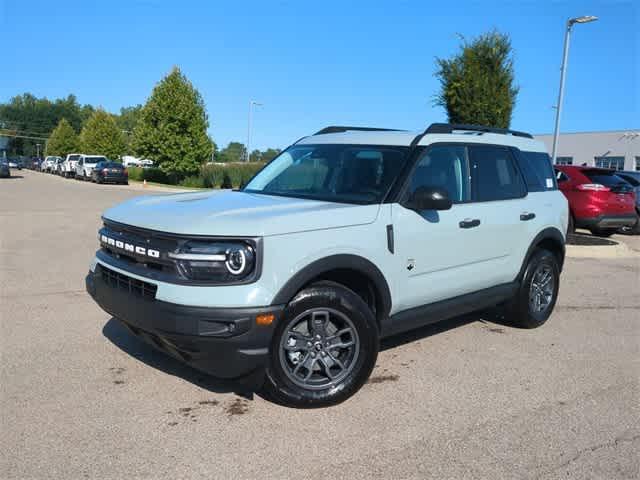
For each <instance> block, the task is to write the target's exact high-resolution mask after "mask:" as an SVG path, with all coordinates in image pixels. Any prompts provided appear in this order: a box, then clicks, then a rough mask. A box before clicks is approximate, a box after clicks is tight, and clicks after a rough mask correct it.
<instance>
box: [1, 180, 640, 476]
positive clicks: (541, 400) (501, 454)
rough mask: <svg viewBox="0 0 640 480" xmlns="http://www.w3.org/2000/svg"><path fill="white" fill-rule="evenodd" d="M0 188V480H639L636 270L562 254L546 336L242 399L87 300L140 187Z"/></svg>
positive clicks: (436, 348) (435, 337) (438, 338)
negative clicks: (105, 229) (105, 224)
mask: <svg viewBox="0 0 640 480" xmlns="http://www.w3.org/2000/svg"><path fill="white" fill-rule="evenodd" d="M22 177H23V178H15V179H11V180H6V181H5V180H1V181H0V328H1V330H0V352H1V357H0V360H1V362H0V363H1V364H0V389H1V391H0V399H1V404H0V418H1V424H0V460H1V463H0V478H3V479H18V478H20V479H23V478H24V479H26V478H38V479H58V478H59V479H77V478H208V479H211V478H224V479H229V478H262V479H272V478H296V479H303V478H352V479H359V478H363V479H364V478H366V479H370V478H384V479H388V478H437V479H445V478H456V479H460V478H532V479H534V478H535V479H551V478H576V479H586V478H601V479H614V478H639V477H640V451H639V450H640V363H639V360H640V351H639V350H640V340H639V337H640V326H639V322H640V317H639V316H638V312H639V310H640V298H639V297H640V295H638V293H639V292H640V277H639V275H640V262H639V260H638V257H633V258H626V259H616V260H597V259H588V258H581V259H569V260H568V261H567V265H566V270H565V273H564V275H563V283H562V288H561V296H560V300H559V305H558V307H557V309H556V312H555V313H554V315H553V317H552V318H551V320H550V321H549V323H548V324H547V325H545V326H544V327H542V328H540V329H538V330H534V331H523V330H516V329H513V328H509V327H506V326H503V325H500V324H495V323H491V322H485V321H483V319H482V318H481V317H480V316H478V315H472V316H470V317H467V318H462V319H456V320H454V321H449V322H445V323H443V324H441V325H438V326H433V327H429V328H425V329H422V330H420V331H418V332H417V333H415V334H412V335H407V336H404V337H400V338H398V339H395V340H394V341H393V342H387V343H386V344H385V350H384V351H383V352H382V353H381V354H380V357H379V362H378V363H379V364H378V366H377V367H376V369H375V371H374V373H373V377H372V380H371V382H370V383H369V384H367V385H366V386H365V387H364V388H363V390H362V391H361V392H360V393H359V394H358V395H357V396H356V397H354V398H353V399H351V400H350V401H348V402H346V403H344V404H342V405H339V406H337V407H334V408H330V409H323V410H313V411H302V410H293V409H287V408H283V407H279V406H275V405H273V404H270V403H268V402H266V401H264V400H262V399H261V398H259V397H258V396H254V397H253V398H252V399H245V398H242V397H240V396H238V395H236V394H235V393H233V388H232V387H233V386H232V385H227V384H222V383H219V382H216V381H214V380H211V379H208V378H206V377H204V376H202V375H200V374H198V373H196V372H194V371H192V370H190V369H188V368H186V367H183V366H181V365H180V364H178V363H177V362H175V361H173V360H171V359H169V358H167V357H165V356H163V355H162V354H159V353H155V352H153V351H152V350H151V349H150V348H149V347H147V346H146V345H144V344H141V343H140V342H139V341H137V340H136V339H134V338H131V337H130V336H129V335H127V334H126V333H125V332H124V331H123V330H122V328H120V327H119V326H118V324H117V323H116V321H114V320H113V319H111V318H110V317H109V315H107V314H106V313H104V312H103V311H101V310H100V309H99V308H98V307H97V306H96V305H95V304H94V303H93V302H92V301H91V300H90V298H89V297H88V295H87V294H86V293H85V292H84V285H83V281H84V275H85V273H86V271H87V268H88V265H89V261H90V260H91V258H92V255H93V252H94V250H95V248H96V231H97V228H98V226H99V223H100V221H99V214H100V212H101V211H102V210H103V209H105V208H106V207H108V206H110V205H112V204H113V203H115V202H118V201H120V200H123V199H125V198H129V197H131V196H133V195H137V194H139V193H140V189H139V188H127V187H121V186H99V185H92V184H86V183H80V182H75V181H72V180H64V179H61V178H56V177H52V176H47V175H42V174H37V173H33V172H24V173H22Z"/></svg>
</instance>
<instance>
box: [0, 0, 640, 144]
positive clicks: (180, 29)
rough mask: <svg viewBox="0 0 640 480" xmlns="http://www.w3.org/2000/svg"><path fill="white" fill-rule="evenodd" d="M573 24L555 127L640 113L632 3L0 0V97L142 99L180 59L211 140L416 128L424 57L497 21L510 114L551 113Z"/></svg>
mask: <svg viewBox="0 0 640 480" xmlns="http://www.w3.org/2000/svg"><path fill="white" fill-rule="evenodd" d="M579 15H597V16H599V17H600V20H599V21H597V22H595V23H591V24H587V25H578V26H576V27H575V29H574V32H573V35H572V43H571V52H570V62H569V70H568V78H567V85H566V88H567V89H566V97H565V106H564V115H563V119H562V130H563V131H591V130H614V129H630V128H639V127H640V120H639V119H640V115H639V114H640V108H639V102H640V61H639V58H640V33H639V32H640V2H637V1H635V2H633V1H616V2H613V1H597V2H589V1H566V2H544V1H530V2H518V1H510V2H491V1H481V2H480V1H479V2H463V1H456V2H426V1H415V2H401V1H395V2H392V1H388V2H387V1H385V2H383V1H375V0H369V1H367V2H364V1H363V2H347V1H336V2H334V1H324V2H302V1H299V2H293V1H292V2H285V1H280V2H275V1H274V2H270V1H256V2H253V1H242V2H239V1H236V2H231V1H229V2H217V1H209V2H195V1H189V0H183V1H181V2H169V1H166V2H161V1H156V0H140V1H135V0H129V1H119V0H111V1H108V2H107V1H104V2H87V1H77V2H74V1H64V0H58V1H55V2H51V1H41V2H37V1H30V0H0V28H1V29H2V38H3V42H2V43H3V46H4V48H3V57H4V58H3V59H4V62H3V73H2V75H1V76H0V101H7V100H8V99H9V98H10V97H11V96H13V95H16V94H19V93H22V92H31V93H33V94H35V95H37V96H47V97H50V98H55V97H60V96H66V95H67V94H69V93H74V94H76V95H77V97H78V99H79V101H80V102H81V103H90V104H94V105H102V106H103V107H104V108H106V109H107V110H109V111H113V112H117V111H118V110H119V109H120V107H122V106H128V105H133V104H137V103H144V101H145V99H146V98H147V97H148V95H149V94H150V92H151V90H152V88H153V86H154V85H155V83H156V82H157V81H158V80H159V79H160V78H161V77H162V76H163V75H164V74H166V73H167V72H169V70H170V69H171V67H172V66H173V65H178V66H179V67H180V68H181V69H182V70H183V72H184V73H185V74H186V75H187V76H188V77H189V79H190V80H191V81H192V82H193V83H194V85H195V86H196V88H198V89H199V90H200V92H201V94H202V96H203V97H204V100H205V103H206V107H207V111H208V114H209V119H210V122H211V126H210V133H211V134H212V136H213V138H214V140H215V141H216V142H217V143H218V145H225V144H226V143H227V142H229V141H230V140H239V141H241V142H245V141H246V131H247V108H248V107H247V105H248V101H249V99H256V100H259V101H261V102H263V103H264V107H262V108H259V109H258V110H257V111H256V113H255V116H254V130H253V142H252V146H255V147H259V148H265V147H268V146H275V147H285V146H287V145H288V144H289V143H291V142H292V141H294V140H296V139H297V138H299V137H301V136H303V135H306V134H309V133H311V132H314V131H316V130H318V129H319V128H321V127H323V126H326V125H331V124H347V125H370V126H386V127H394V128H407V129H412V130H418V129H421V128H423V127H424V126H426V125H427V124H429V123H431V122H434V121H445V120H446V116H445V113H444V111H443V110H442V109H440V108H437V107H434V106H433V105H432V98H433V95H434V94H435V93H436V92H437V90H438V82H437V79H436V78H435V77H434V76H433V72H434V70H435V66H434V58H435V57H437V56H440V57H443V56H449V55H451V54H452V53H454V52H455V51H456V49H457V46H458V43H459V40H458V36H457V35H458V34H462V35H464V36H466V37H468V38H471V37H473V36H475V35H477V34H479V33H482V32H485V31H487V30H490V29H493V28H497V29H498V30H500V31H501V32H505V33H508V34H509V35H511V38H512V42H513V47H514V50H515V68H516V78H517V83H518V84H519V85H520V94H519V96H518V101H517V106H516V109H515V112H514V116H513V122H512V124H511V126H512V128H514V129H518V130H526V131H531V132H534V133H547V132H550V131H551V130H552V128H553V119H554V110H553V109H552V105H554V104H555V102H556V96H557V91H558V82H559V67H560V61H561V54H562V39H563V34H564V25H565V21H566V19H567V18H569V17H572V16H579Z"/></svg>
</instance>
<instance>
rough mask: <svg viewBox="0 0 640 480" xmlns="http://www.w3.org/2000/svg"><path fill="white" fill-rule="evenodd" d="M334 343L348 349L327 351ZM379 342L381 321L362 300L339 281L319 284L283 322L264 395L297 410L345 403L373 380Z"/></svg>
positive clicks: (302, 295) (301, 297) (290, 307)
mask: <svg viewBox="0 0 640 480" xmlns="http://www.w3.org/2000/svg"><path fill="white" fill-rule="evenodd" d="M311 325H313V326H314V328H313V329H311V328H309V327H310V326H311ZM294 328H295V329H296V330H295V334H294V335H291V334H290V333H291V332H293V331H294V330H293V329H294ZM347 331H348V332H347ZM337 332H343V333H342V334H341V335H339V336H337V335H336V333H337ZM317 334H319V335H317ZM294 336H295V337H297V338H294ZM296 340H297V341H296ZM292 341H293V344H292V343H291V342H292ZM298 342H299V343H298ZM332 343H334V344H336V343H337V344H339V345H341V346H342V348H340V349H336V350H334V349H331V348H326V347H328V346H329V345H330V344H332ZM379 343H380V341H379V333H378V327H377V323H376V319H375V317H374V315H373V313H372V312H371V309H369V307H368V306H367V304H366V303H365V302H364V301H363V300H362V299H361V298H360V297H359V296H358V295H356V294H355V293H354V292H353V291H352V290H350V289H348V288H346V287H344V286H342V285H340V284H337V283H334V282H318V283H315V284H313V285H311V286H310V287H308V288H305V289H304V290H302V291H300V292H298V294H297V295H296V296H295V297H294V298H293V300H291V302H290V303H289V304H288V305H287V306H286V308H285V310H284V312H283V316H282V319H281V320H280V321H279V322H278V325H277V327H276V330H275V332H274V336H273V340H272V343H271V349H270V352H271V358H270V359H269V365H268V366H267V369H266V375H265V382H264V385H263V387H262V394H263V395H264V396H265V397H266V398H268V399H270V400H272V401H274V402H276V403H279V404H281V405H286V406H291V407H297V408H315V407H326V406H330V405H336V404H338V403H340V402H343V401H344V400H346V399H347V398H349V397H350V396H352V395H353V394H354V393H356V392H357V391H358V390H359V389H360V387H362V385H363V384H364V383H365V382H366V381H367V379H368V378H369V375H370V374H371V371H372V370H373V367H374V366H375V363H376V359H377V357H378V349H379ZM312 344H313V345H312ZM298 345H300V348H298ZM291 347H294V348H295V350H294V349H293V348H291ZM309 347H310V348H309ZM325 348H326V350H325ZM336 358H337V359H338V362H336V363H334V359H336ZM328 364H332V366H329V367H328V369H327V365H328ZM307 366H308V367H310V368H306V367H307ZM340 367H343V368H340ZM328 372H331V373H330V374H328ZM303 377H308V379H305V378H303Z"/></svg>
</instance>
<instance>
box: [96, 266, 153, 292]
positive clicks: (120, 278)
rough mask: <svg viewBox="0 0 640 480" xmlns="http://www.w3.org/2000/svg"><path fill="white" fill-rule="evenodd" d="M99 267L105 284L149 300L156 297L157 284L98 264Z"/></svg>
mask: <svg viewBox="0 0 640 480" xmlns="http://www.w3.org/2000/svg"><path fill="white" fill-rule="evenodd" d="M99 268H100V275H101V276H102V280H103V281H104V282H105V283H106V284H107V285H109V286H111V287H113V288H119V289H120V290H124V291H125V292H129V293H131V294H133V295H137V296H138V297H142V298H146V299H149V300H154V299H155V298H156V291H157V290H158V286H157V285H154V284H153V283H148V282H143V281H142V280H138V279H136V278H131V277H128V276H127V275H123V274H122V273H119V272H116V271H115V270H111V269H110V268H107V267H105V266H104V265H100V266H99Z"/></svg>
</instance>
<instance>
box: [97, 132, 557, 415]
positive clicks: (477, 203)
mask: <svg viewBox="0 0 640 480" xmlns="http://www.w3.org/2000/svg"><path fill="white" fill-rule="evenodd" d="M567 221H568V207H567V201H566V199H565V197H564V196H563V195H562V193H561V192H560V191H559V190H558V188H557V184H556V180H555V176H554V172H553V169H552V165H551V162H550V159H549V156H548V155H547V153H546V152H545V151H544V146H543V145H542V144H541V143H540V142H537V141H534V140H533V139H532V137H531V135H529V134H527V133H522V132H516V131H510V130H501V129H493V128H486V127H478V126H472V125H450V124H433V125H431V126H430V127H429V128H428V129H427V130H426V131H424V132H423V133H420V134H418V135H416V134H412V133H409V132H405V131H392V130H384V129H372V128H362V127H360V128H358V127H327V128H325V129H323V130H321V131H320V132H318V133H316V134H315V135H311V136H308V137H305V138H303V139H301V140H299V141H297V142H296V143H294V144H293V145H291V146H290V147H289V148H287V149H286V150H285V151H284V152H282V153H281V154H280V155H279V156H278V157H276V158H275V159H274V160H272V161H271V162H270V163H268V164H267V165H266V166H265V167H264V168H263V169H262V170H261V171H260V172H258V173H257V174H256V175H255V176H254V177H253V179H252V180H250V181H249V183H248V184H247V185H246V186H245V187H244V188H242V189H241V190H240V191H229V190H227V191H215V192H212V191H207V192H197V193H185V194H176V195H167V196H144V197H139V198H135V199H133V200H130V201H127V202H124V203H122V204H120V205H118V206H115V207H113V208H111V209H109V210H107V211H106V212H105V213H104V215H103V222H104V225H103V227H102V228H101V229H100V231H99V233H98V240H99V243H100V249H99V250H98V251H97V253H96V256H95V259H94V260H93V262H92V264H91V267H90V272H89V274H88V276H87V278H86V286H87V290H88V292H89V293H90V294H91V295H92V297H93V298H94V299H95V301H96V302H97V303H98V304H99V305H100V306H101V307H102V308H103V309H104V310H105V311H106V312H108V313H109V314H111V315H113V317H115V318H117V319H119V320H120V321H121V322H122V323H123V324H124V325H125V326H126V327H127V328H128V329H129V331H130V332H132V333H133V334H135V335H137V336H139V337H141V338H142V339H143V340H145V341H147V342H148V343H150V344H151V345H153V346H154V347H156V348H158V349H160V350H162V351H164V352H166V353H167V354H169V355H171V356H173V357H175V358H177V359H179V360H181V361H183V362H186V363H187V364H189V365H192V366H193V367H195V368H197V369H200V370H203V371H205V372H208V373H210V374H212V375H214V376H218V377H223V378H243V379H245V381H246V379H247V378H250V379H251V384H252V385H255V386H254V388H261V390H262V392H263V393H264V394H265V395H266V396H267V397H268V398H270V399H272V400H273V401H276V402H278V403H282V404H286V405H292V406H298V407H314V406H324V405H331V404H335V403H338V402H340V401H342V400H345V399H346V398H348V397H349V396H351V395H352V394H354V393H355V392H356V391H357V390H358V389H359V388H360V387H361V386H362V385H363V384H364V383H365V382H366V380H367V379H368V377H369V374H370V373H371V370H372V369H373V367H374V365H375V363H376V357H377V354H378V346H379V341H380V339H381V338H383V337H387V336H390V335H394V334H397V333H399V332H403V331H406V330H410V329H414V328H416V327H419V326H422V325H425V324H428V323H432V322H436V321H439V320H443V319H445V318H449V317H453V316H457V315H461V314H464V313H467V312H470V311H474V310H478V309H484V308H489V307H493V306H496V305H501V306H502V307H503V308H504V312H505V318H506V319H507V320H508V321H509V322H511V323H512V324H514V325H516V326H519V327H523V328H533V327H537V326H539V325H542V324H543V323H544V322H545V321H546V320H547V319H548V318H549V316H550V314H551V312H552V310H553V308H554V305H555V302H556V298H557V295H558V287H559V276H560V272H561V270H562V265H563V261H564V252H565V248H564V244H565V232H566V231H567Z"/></svg>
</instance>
